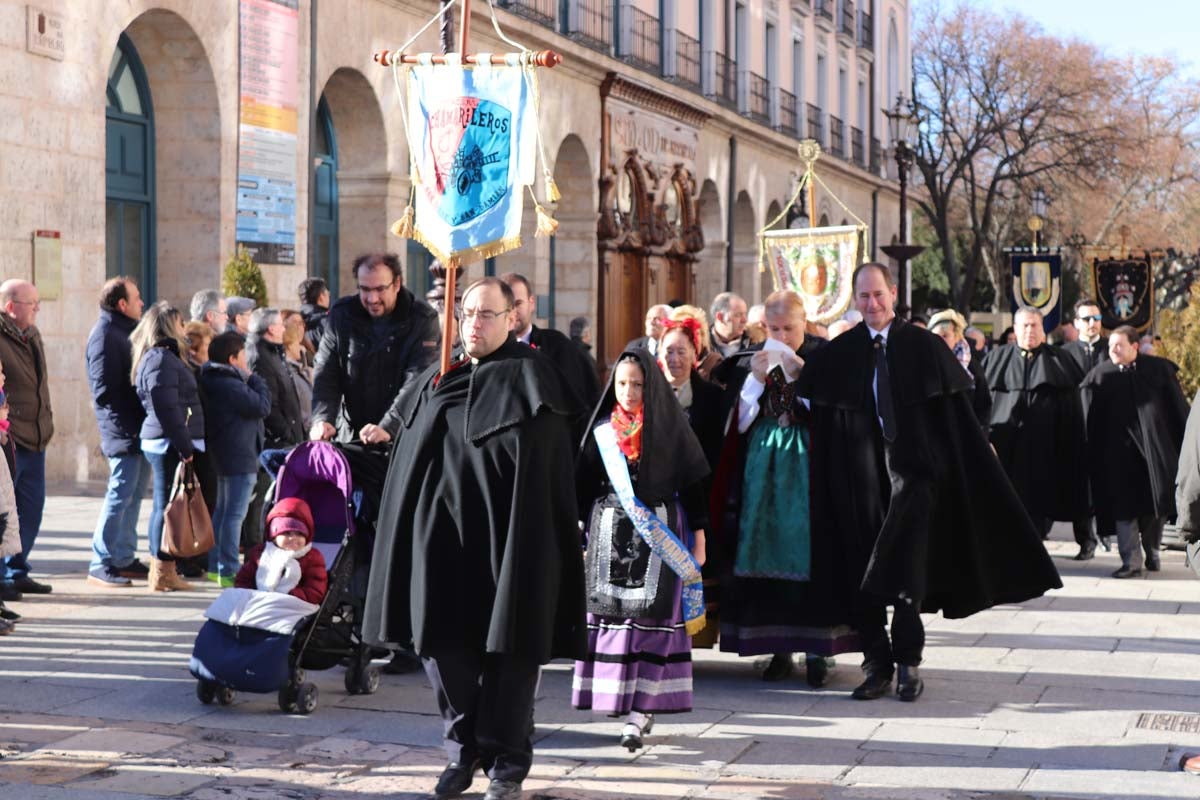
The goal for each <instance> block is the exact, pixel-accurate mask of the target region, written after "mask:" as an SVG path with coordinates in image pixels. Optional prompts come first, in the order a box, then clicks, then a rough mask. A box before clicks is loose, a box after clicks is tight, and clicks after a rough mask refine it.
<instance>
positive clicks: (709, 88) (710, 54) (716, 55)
mask: <svg viewBox="0 0 1200 800" xmlns="http://www.w3.org/2000/svg"><path fill="white" fill-rule="evenodd" d="M733 66H734V65H733V60H732V59H730V58H729V56H727V55H725V54H724V53H720V52H717V51H716V50H705V51H704V60H703V63H702V64H701V67H702V70H703V74H704V96H705V97H708V98H710V99H712V100H715V101H717V102H718V103H722V104H724V105H727V106H729V107H731V108H737V99H738V96H737V81H736V76H735V75H734V73H733Z"/></svg>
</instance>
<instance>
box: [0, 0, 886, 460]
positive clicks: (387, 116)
mask: <svg viewBox="0 0 1200 800" xmlns="http://www.w3.org/2000/svg"><path fill="white" fill-rule="evenodd" d="M272 1H273V0H257V2H259V3H262V2H272ZM246 2H248V0H242V3H246ZM292 5H293V6H294V7H295V10H296V13H297V15H298V25H297V37H298V41H297V48H296V49H297V57H296V63H295V64H294V65H285V67H287V68H292V67H294V69H295V76H296V87H297V90H296V98H295V114H296V119H297V125H296V127H297V146H296V175H297V178H298V180H297V183H296V203H295V219H294V229H295V263H294V264H266V265H264V272H265V275H266V278H267V284H268V290H269V294H270V297H271V302H272V303H273V304H275V305H278V306H281V307H292V306H295V305H296V302H297V301H296V298H295V291H294V290H295V286H296V285H297V284H298V282H299V281H300V280H301V279H302V278H304V277H305V276H306V275H308V274H323V275H326V276H327V277H328V278H330V279H331V281H333V282H335V283H336V284H337V285H338V286H339V288H340V290H341V292H342V293H345V292H347V291H352V290H353V278H352V276H351V275H350V273H349V268H348V266H349V264H350V262H351V260H352V259H353V257H354V255H356V254H357V253H360V252H364V251H367V250H372V249H390V250H396V251H398V252H400V253H401V255H402V257H403V258H404V259H405V261H406V264H407V265H408V269H407V276H408V282H409V284H410V285H411V287H412V288H413V289H414V290H416V291H417V292H418V293H421V292H422V291H423V290H424V289H425V288H427V283H428V275H427V273H426V271H425V269H424V267H425V265H426V263H427V258H428V256H427V254H426V253H424V251H423V249H422V248H420V247H419V246H412V245H407V244H406V243H405V242H404V241H401V240H397V239H395V238H393V237H391V236H390V234H389V233H388V226H389V224H390V222H391V221H392V220H395V219H396V218H398V217H399V216H400V214H401V213H402V210H403V208H404V206H405V204H406V202H407V198H408V194H409V188H410V187H409V183H408V154H407V152H406V146H405V139H404V136H403V133H402V129H401V128H402V123H401V116H400V113H399V107H398V98H397V94H396V90H395V87H394V85H393V82H392V76H391V73H390V71H389V70H387V69H384V68H381V67H379V66H378V65H377V64H375V63H374V62H373V60H372V56H373V54H374V53H375V52H376V51H379V50H383V49H394V48H395V47H396V46H397V45H398V44H400V43H402V42H404V41H405V40H407V39H408V38H410V37H411V36H412V35H413V33H415V32H416V30H417V29H418V28H419V27H420V26H421V25H423V24H424V22H425V21H426V20H427V19H428V18H429V17H430V16H431V15H432V14H434V13H435V12H436V4H435V3H434V2H432V0H298V1H297V0H293V2H292ZM498 5H499V6H500V8H499V9H498V10H497V15H498V18H499V20H500V23H501V25H502V27H503V29H504V30H505V32H506V34H507V35H508V36H509V37H510V38H512V39H514V40H516V41H518V42H521V43H523V44H525V45H527V46H529V47H531V48H534V49H542V48H552V49H554V50H557V51H558V52H560V53H561V54H562V55H563V64H562V65H561V66H559V67H557V68H556V69H554V70H552V71H546V72H545V73H544V74H543V77H542V80H541V89H542V133H543V138H544V140H545V143H546V150H547V156H548V159H549V161H550V167H551V169H552V171H553V174H554V177H555V180H556V182H557V184H558V186H559V188H560V190H561V192H562V200H561V202H560V203H559V204H558V205H557V207H556V208H555V209H554V214H555V217H556V218H557V219H558V221H559V223H560V227H559V231H558V235H557V236H556V237H555V238H554V239H552V240H546V239H535V238H534V237H533V236H532V231H533V226H534V221H533V214H532V212H529V213H528V214H527V225H526V227H527V233H528V234H529V235H528V236H527V237H526V239H525V241H526V243H525V246H524V247H522V248H521V249H520V250H518V251H514V252H511V253H509V254H506V255H503V256H500V257H498V258H496V259H494V260H493V261H491V262H489V263H487V264H486V265H484V264H481V265H472V267H471V268H470V269H469V270H468V276H467V277H471V276H473V275H477V274H482V273H483V272H484V271H492V270H494V271H495V272H496V273H499V272H503V271H506V270H509V269H517V270H520V271H522V272H524V273H526V274H527V275H528V276H529V277H530V278H531V279H532V281H533V282H534V284H535V291H536V292H537V294H538V297H539V315H540V317H541V322H542V323H544V324H548V325H551V326H554V327H558V328H561V329H565V328H566V327H567V324H568V322H569V320H570V319H571V318H572V317H574V316H577V315H584V316H587V317H589V318H590V319H592V320H594V321H595V327H596V329H597V332H598V333H599V335H600V350H601V353H600V354H601V356H604V357H608V358H611V357H613V356H614V355H615V353H611V352H608V351H610V350H611V349H612V347H613V345H612V342H617V341H622V342H623V341H625V340H627V339H628V338H631V337H632V336H634V335H636V334H637V330H636V326H637V320H638V319H640V316H641V314H642V313H643V311H644V306H645V305H646V303H648V302H650V301H654V300H658V299H664V300H665V299H668V298H669V297H679V298H681V299H686V300H689V301H693V302H696V303H697V304H699V305H707V304H708V302H709V301H710V300H711V298H712V296H713V295H714V294H715V293H716V292H718V291H720V290H722V289H723V288H725V287H726V286H727V285H728V286H730V287H731V288H733V289H734V290H736V291H739V292H741V293H742V294H743V295H745V296H746V297H747V298H749V299H750V300H752V301H753V300H758V299H761V298H762V297H763V296H764V294H765V293H766V292H768V291H770V288H771V287H770V279H769V278H768V277H766V276H765V275H763V274H760V272H759V270H758V267H757V264H756V247H757V244H756V242H757V240H756V232H757V231H758V230H759V229H760V228H761V227H763V226H764V225H765V224H766V223H767V222H768V221H769V220H771V219H772V218H774V217H775V216H777V215H778V214H779V213H780V212H781V211H782V210H783V207H784V204H785V203H786V202H787V200H788V199H789V198H790V196H791V194H792V190H793V187H794V182H795V180H796V178H797V176H798V171H799V168H800V166H799V163H798V160H797V157H796V144H797V142H798V140H799V139H800V138H802V137H807V136H811V137H813V138H816V139H818V140H819V141H821V142H822V144H823V146H824V148H825V150H826V153H825V155H824V156H823V157H822V159H821V161H820V162H819V164H818V171H819V172H820V174H821V176H822V179H823V180H824V181H825V183H826V184H828V186H829V188H830V189H831V190H832V192H833V193H836V195H837V196H838V198H840V200H841V201H842V202H843V203H845V204H846V206H848V207H849V208H850V209H852V210H853V212H854V214H855V215H857V216H858V217H860V218H862V219H863V220H865V221H867V222H868V223H869V224H871V225H872V237H871V242H872V244H871V249H872V252H871V253H869V254H868V255H876V254H875V252H874V251H875V248H876V244H875V243H876V242H883V243H886V242H888V241H891V240H893V239H894V236H895V231H896V230H897V229H898V222H899V220H898V191H897V189H898V187H897V185H896V183H895V181H894V179H890V178H889V164H888V163H887V162H888V159H887V157H886V152H887V147H888V144H889V143H888V142H887V141H886V127H887V126H886V121H885V119H884V117H883V115H882V112H881V109H882V107H883V106H885V105H891V103H892V102H893V101H894V98H895V96H896V94H897V93H898V92H899V91H902V90H903V88H904V87H907V86H908V85H909V82H910V74H909V64H910V56H909V30H908V23H909V9H908V3H907V0H858V1H857V2H855V0H791V2H790V4H789V3H787V2H780V0H744V1H743V0H699V2H698V3H692V4H689V5H686V6H685V4H682V3H678V2H677V1H676V0H607V2H605V0H567V2H565V3H560V2H559V0H505V1H504V2H501V3H498ZM473 11H474V15H473V22H472V46H471V49H473V50H477V51H490V52H504V51H506V50H508V49H509V48H508V46H507V45H504V44H503V43H501V42H500V41H499V40H498V39H497V38H496V37H495V36H494V34H493V33H492V31H491V26H490V24H489V22H488V7H487V5H486V4H485V3H481V2H479V0H477V1H476V2H475V3H474V4H473ZM39 26H41V27H40V28H39ZM47 26H49V27H48V28H47ZM47 37H49V38H50V39H51V45H50V50H49V52H47V48H46V45H45V41H46V39H47ZM35 39H36V40H37V41H36V42H35ZM55 42H57V44H55ZM418 42H419V44H420V45H421V49H427V50H437V49H438V42H437V33H436V26H434V27H433V28H431V29H430V30H429V32H427V33H426V34H424V35H423V36H422V38H420V39H419V40H418ZM35 44H36V45H37V46H35ZM55 47H57V48H59V50H58V51H57V52H56V51H55V50H54V48H55ZM239 101H240V96H239V2H237V1H236V0H221V1H220V2H211V0H121V1H120V2H111V0H38V1H37V2H35V3H28V4H27V3H24V2H20V3H18V2H12V0H3V2H0V143H2V144H3V146H4V147H5V158H4V159H0V205H2V207H3V208H4V209H5V214H4V219H5V222H6V224H5V225H4V226H3V227H2V228H0V266H2V268H3V275H4V276H6V277H26V278H32V279H34V280H35V281H38V282H39V284H40V283H41V280H40V278H41V277H42V276H38V275H35V274H34V255H33V253H34V250H35V248H34V246H33V241H34V240H33V237H34V232H35V231H46V230H49V231H56V232H58V234H59V242H60V244H61V284H62V287H61V291H57V292H55V291H51V292H50V294H55V295H57V296H55V297H47V296H46V293H45V292H44V293H43V296H44V297H46V299H45V300H44V301H43V302H42V307H41V312H40V317H39V322H38V324H39V327H40V328H41V330H42V333H43V336H44V338H45V341H46V347H47V356H48V361H49V374H50V380H51V393H52V402H53V405H54V410H55V427H56V436H55V440H54V442H53V443H52V445H51V448H50V452H49V454H48V461H47V470H48V473H49V475H50V477H51V479H57V480H60V481H72V482H86V481H90V480H97V479H102V478H104V477H105V476H106V474H107V472H106V469H105V465H104V461H103V459H102V458H100V455H99V449H98V434H97V432H96V428H95V423H94V419H93V415H92V411H91V406H90V399H89V394H88V389H87V382H86V377H85V373H84V369H83V350H84V343H85V340H86V337H87V332H88V330H89V328H90V326H91V324H92V323H93V322H94V319H95V312H96V308H97V307H96V296H97V291H98V289H99V287H100V285H101V284H102V283H103V282H104V280H105V279H106V277H107V276H108V275H111V274H129V275H132V276H135V277H138V278H139V279H140V281H139V282H140V283H141V284H142V287H143V292H144V293H145V294H147V295H148V297H149V298H154V299H167V300H170V301H172V302H175V303H180V304H186V302H187V300H188V298H189V297H190V296H191V294H192V293H193V292H194V291H196V290H197V289H201V288H207V287H214V286H217V285H219V281H220V271H221V266H222V264H223V263H224V262H225V260H227V259H228V257H229V256H230V255H231V254H232V253H233V252H234V249H235V228H236V222H237V191H238V190H237V185H238V157H239V153H238V136H239ZM539 194H540V189H539ZM827 194H828V193H824V192H818V196H817V209H816V217H817V219H818V221H823V222H825V223H827V224H840V223H841V222H842V221H843V220H845V219H847V217H848V215H847V214H846V212H845V211H844V210H843V208H842V207H841V206H840V205H839V204H838V203H837V202H835V201H834V200H833V199H832V198H830V197H829V196H827ZM878 257H879V258H883V256H882V254H881V253H879V254H878ZM39 263H44V262H39ZM47 285H49V283H48V284H47ZM630 308H634V309H635V310H632V311H629V310H628V309H630Z"/></svg>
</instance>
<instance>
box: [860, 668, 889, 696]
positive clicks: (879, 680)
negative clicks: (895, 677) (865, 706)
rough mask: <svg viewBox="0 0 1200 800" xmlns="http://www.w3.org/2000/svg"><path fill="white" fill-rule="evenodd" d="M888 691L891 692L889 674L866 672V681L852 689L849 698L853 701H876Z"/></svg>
mask: <svg viewBox="0 0 1200 800" xmlns="http://www.w3.org/2000/svg"><path fill="white" fill-rule="evenodd" d="M890 691H892V675H891V673H890V672H880V671H873V670H867V678H866V680H864V681H863V682H862V683H860V684H859V685H858V686H856V687H854V691H853V692H851V693H850V696H851V697H853V698H854V699H855V700H878V699H879V698H880V697H883V696H884V695H885V694H887V693H889V692H890Z"/></svg>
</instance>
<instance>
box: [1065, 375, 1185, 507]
mask: <svg viewBox="0 0 1200 800" xmlns="http://www.w3.org/2000/svg"><path fill="white" fill-rule="evenodd" d="M1134 364H1135V365H1136V366H1135V368H1134V369H1133V370H1127V371H1124V372H1122V371H1121V370H1120V369H1118V367H1117V365H1116V364H1114V363H1112V362H1111V361H1105V362H1103V363H1101V364H1100V365H1099V366H1098V367H1096V368H1095V369H1093V370H1092V371H1091V372H1089V373H1088V375H1087V377H1086V378H1084V380H1083V384H1082V385H1081V390H1082V392H1083V402H1084V409H1085V411H1086V414H1087V438H1088V464H1089V466H1090V467H1091V470H1090V477H1091V481H1092V497H1093V502H1094V503H1095V505H1096V513H1097V515H1101V514H1103V515H1105V516H1107V517H1108V518H1109V519H1135V518H1137V517H1141V516H1155V517H1169V516H1172V515H1173V514H1174V513H1175V475H1176V473H1177V472H1178V470H1179V450H1180V448H1181V447H1182V445H1183V431H1184V427H1185V426H1186V424H1187V416H1188V405H1187V400H1186V399H1184V396H1183V390H1182V389H1181V388H1180V387H1179V380H1178V378H1176V377H1175V375H1176V373H1177V372H1178V371H1179V368H1178V367H1177V366H1175V364H1173V363H1172V362H1170V361H1168V360H1167V359H1165V358H1156V357H1155V356H1147V355H1139V356H1138V357H1137V360H1136V361H1135V362H1134Z"/></svg>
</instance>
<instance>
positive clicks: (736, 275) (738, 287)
mask: <svg viewBox="0 0 1200 800" xmlns="http://www.w3.org/2000/svg"><path fill="white" fill-rule="evenodd" d="M757 220H758V217H757V215H755V213H754V204H753V203H751V202H750V195H749V194H747V193H746V192H745V191H741V192H738V196H737V202H736V203H734V206H733V286H732V287H731V288H732V290H733V291H735V292H737V293H738V294H740V295H741V296H742V297H744V298H746V302H747V303H757V302H758V301H759V299H760V298H759V296H758V280H757V277H758V264H757V261H758V222H757Z"/></svg>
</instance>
